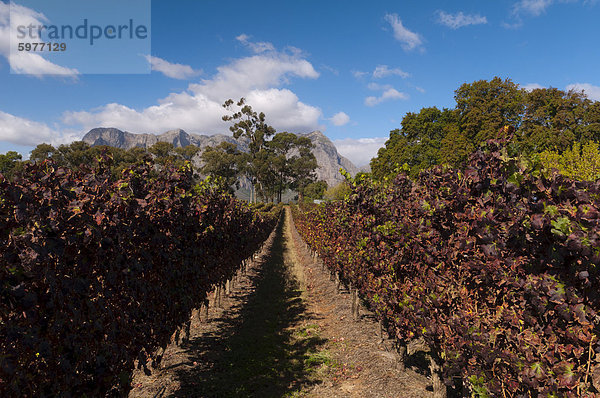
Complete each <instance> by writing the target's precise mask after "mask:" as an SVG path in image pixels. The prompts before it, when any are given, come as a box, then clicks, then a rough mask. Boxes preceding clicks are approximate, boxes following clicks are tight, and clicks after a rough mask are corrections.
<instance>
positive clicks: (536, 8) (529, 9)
mask: <svg viewBox="0 0 600 398" xmlns="http://www.w3.org/2000/svg"><path fill="white" fill-rule="evenodd" d="M552 3H554V0H521V1H519V2H518V3H516V4H515V5H514V6H513V14H515V15H522V14H529V15H533V16H535V17H537V16H539V15H541V14H542V13H544V12H545V11H546V8H548V7H549V6H550V5H551V4H552Z"/></svg>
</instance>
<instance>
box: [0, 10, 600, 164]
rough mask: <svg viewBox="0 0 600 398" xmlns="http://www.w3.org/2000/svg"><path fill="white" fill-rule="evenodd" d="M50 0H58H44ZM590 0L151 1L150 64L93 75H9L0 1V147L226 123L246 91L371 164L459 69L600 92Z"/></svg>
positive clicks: (283, 126)
mask: <svg viewBox="0 0 600 398" xmlns="http://www.w3.org/2000/svg"><path fill="white" fill-rule="evenodd" d="M54 3H55V4H56V7H64V5H62V4H63V3H64V1H56V2H53V1H49V0H46V1H45V2H44V4H46V6H45V7H48V5H51V4H54ZM598 3H599V2H598V1H591V0H579V1H577V0H562V1H559V0H555V1H553V0H512V1H501V0H497V1H481V0H479V1H421V2H398V1H372V2H364V1H327V2H324V1H312V0H303V1H282V0H279V1H254V2H246V1H244V2H241V1H229V2H221V1H212V0H203V1H191V0H189V1H184V0H171V1H166V0H157V1H152V3H151V15H152V20H151V53H150V54H137V56H139V57H140V59H142V60H143V61H144V62H147V63H148V64H149V65H151V66H152V69H153V70H152V73H150V74H147V73H145V74H144V73H141V74H96V75H92V74H85V73H80V72H79V70H77V68H76V67H74V66H73V65H69V64H68V63H66V64H61V63H60V62H61V59H60V58H56V57H55V58H52V59H51V61H50V60H44V59H41V57H40V58H36V59H34V58H31V59H30V60H23V61H22V62H21V63H20V64H19V65H18V67H19V68H20V69H19V71H21V72H25V73H31V74H11V73H10V71H11V66H10V63H9V60H8V58H9V54H10V46H9V44H8V43H9V36H10V34H11V32H10V25H9V18H8V9H9V7H8V4H7V2H6V1H4V2H1V1H0V55H1V56H0V152H5V151H8V150H17V151H20V152H21V153H23V154H27V153H28V152H29V151H30V150H31V149H32V148H33V147H34V146H35V145H36V144H37V143H41V142H49V143H52V144H55V145H58V144H60V143H66V142H70V141H73V140H76V139H79V138H81V137H82V136H83V135H84V134H85V133H86V132H87V131H88V130H89V129H91V128H93V127H100V126H102V127H116V128H119V129H122V130H127V131H130V132H134V133H141V132H150V133H162V132H164V131H167V130H170V129H175V128H183V129H184V130H186V131H188V132H190V133H201V134H216V133H227V132H228V130H227V127H228V125H227V124H226V123H224V122H222V121H221V116H222V115H223V112H224V110H223V109H222V108H221V107H220V104H222V103H223V102H224V100H226V99H228V98H233V99H239V98H240V97H242V96H244V97H246V98H247V99H248V101H249V102H250V104H251V105H253V107H254V108H255V109H257V110H261V111H264V112H265V114H266V115H267V120H268V121H269V122H270V123H271V124H272V125H274V126H275V127H276V128H277V130H278V131H291V132H295V133H304V132H310V131H313V130H316V129H319V130H321V131H323V132H324V133H325V134H326V135H327V136H328V137H329V138H331V139H332V140H333V141H334V142H335V143H336V146H337V147H338V150H339V151H340V152H341V153H342V154H343V155H345V156H347V157H349V158H350V159H351V160H353V161H354V162H355V163H357V164H359V165H361V164H366V163H368V160H369V159H370V157H371V156H373V155H375V153H376V151H377V149H378V148H379V147H381V146H382V145H383V144H384V142H385V139H386V138H387V137H388V136H389V131H390V130H392V129H395V128H399V127H400V122H401V120H402V117H403V116H404V115H405V114H406V112H411V111H413V112H415V111H419V109H421V108H422V107H425V106H438V107H440V108H442V107H453V106H454V99H453V95H454V90H456V89H457V88H458V87H459V86H460V85H461V84H463V83H466V82H473V81H475V80H480V79H491V78H493V77H494V76H500V77H502V78H510V79H512V80H513V81H514V82H516V83H518V84H520V85H522V86H524V87H529V88H531V87H550V86H552V87H557V88H559V89H570V88H575V89H578V90H581V89H584V90H585V91H586V93H587V94H588V96H589V97H590V98H592V99H595V100H600V75H599V74H598V64H599V61H600V52H599V51H598V44H597V43H598V38H599V37H600V24H599V23H598V19H599V17H600V4H598ZM17 4H18V2H17ZM55 9H56V8H55ZM20 10H21V11H20V12H21V13H22V14H23V15H21V17H23V18H38V19H40V18H41V17H40V16H39V14H36V13H35V12H37V13H42V14H44V11H43V10H40V9H33V8H26V7H23V8H21V9H20ZM28 10H29V11H28ZM119 11H120V10H115V14H116V15H118V14H119ZM44 16H45V17H46V18H47V19H48V20H49V22H50V23H52V22H53V21H52V20H50V18H49V16H47V15H45V14H44ZM107 58H108V59H109V60H110V56H109V55H107ZM117 58H118V59H120V58H119V57H114V61H115V62H118V59H117ZM27 62H30V64H28V63H27ZM65 62H66V61H65ZM14 69H15V65H13V70H14ZM48 72H49V73H61V74H60V75H48V74H46V73H48Z"/></svg>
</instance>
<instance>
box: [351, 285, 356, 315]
mask: <svg viewBox="0 0 600 398" xmlns="http://www.w3.org/2000/svg"><path fill="white" fill-rule="evenodd" d="M350 296H351V297H352V319H356V318H355V317H354V314H355V313H356V287H355V286H352V285H350Z"/></svg>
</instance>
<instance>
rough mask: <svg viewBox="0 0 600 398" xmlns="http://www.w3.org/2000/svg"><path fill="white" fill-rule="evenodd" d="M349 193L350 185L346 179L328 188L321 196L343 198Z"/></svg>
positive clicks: (335, 198)
mask: <svg viewBox="0 0 600 398" xmlns="http://www.w3.org/2000/svg"><path fill="white" fill-rule="evenodd" d="M349 194H350V186H349V185H348V183H347V182H346V181H343V182H340V183H339V184H337V185H336V186H333V187H331V188H328V189H327V191H325V194H324V195H323V197H324V198H325V199H326V200H330V201H331V200H344V198H346V197H347V196H348V195H349Z"/></svg>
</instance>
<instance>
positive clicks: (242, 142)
mask: <svg viewBox="0 0 600 398" xmlns="http://www.w3.org/2000/svg"><path fill="white" fill-rule="evenodd" d="M300 135H302V136H305V137H308V138H310V140H311V141H312V143H313V144H314V145H315V148H313V153H314V155H315V157H316V158H317V164H318V165H319V167H318V168H317V170H316V174H317V178H318V179H320V180H325V181H326V182H327V184H328V185H329V186H334V185H337V184H338V183H340V182H341V181H343V180H344V178H343V177H342V175H341V174H340V172H339V169H340V167H341V168H344V169H345V170H347V171H348V172H349V173H350V174H351V175H355V174H356V173H358V172H359V169H358V168H357V167H356V166H355V165H354V164H353V163H352V162H351V161H350V160H348V159H346V158H345V157H343V156H341V155H340V154H339V153H338V151H337V149H336V147H335V145H334V144H333V142H331V140H330V139H329V138H327V136H325V135H324V134H323V133H322V132H320V131H318V130H317V131H313V132H311V133H307V134H300ZM83 141H84V142H86V143H88V144H89V145H92V146H95V145H107V146H113V147H117V148H121V149H131V148H135V147H142V148H148V147H150V146H152V145H154V144H155V143H157V142H158V141H162V142H169V143H172V144H173V146H174V147H176V148H178V147H184V146H187V145H195V146H197V147H199V148H200V149H201V150H203V149H204V148H206V147H207V146H216V145H219V144H220V143H222V142H224V141H227V142H231V143H234V144H237V145H238V148H239V149H240V150H241V151H244V152H247V151H248V140H247V139H242V138H240V139H239V140H236V139H234V138H233V137H231V136H228V135H223V134H216V135H211V136H207V135H197V134H189V133H187V132H186V131H185V130H182V129H174V130H169V131H167V132H165V133H163V134H160V135H156V134H133V133H129V132H126V131H121V130H119V129H116V128H103V127H100V128H95V129H92V130H90V131H89V132H88V133H87V134H86V135H85V136H84V137H83ZM200 153H201V152H200ZM194 163H196V164H199V163H200V154H198V155H196V157H195V158H194Z"/></svg>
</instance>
